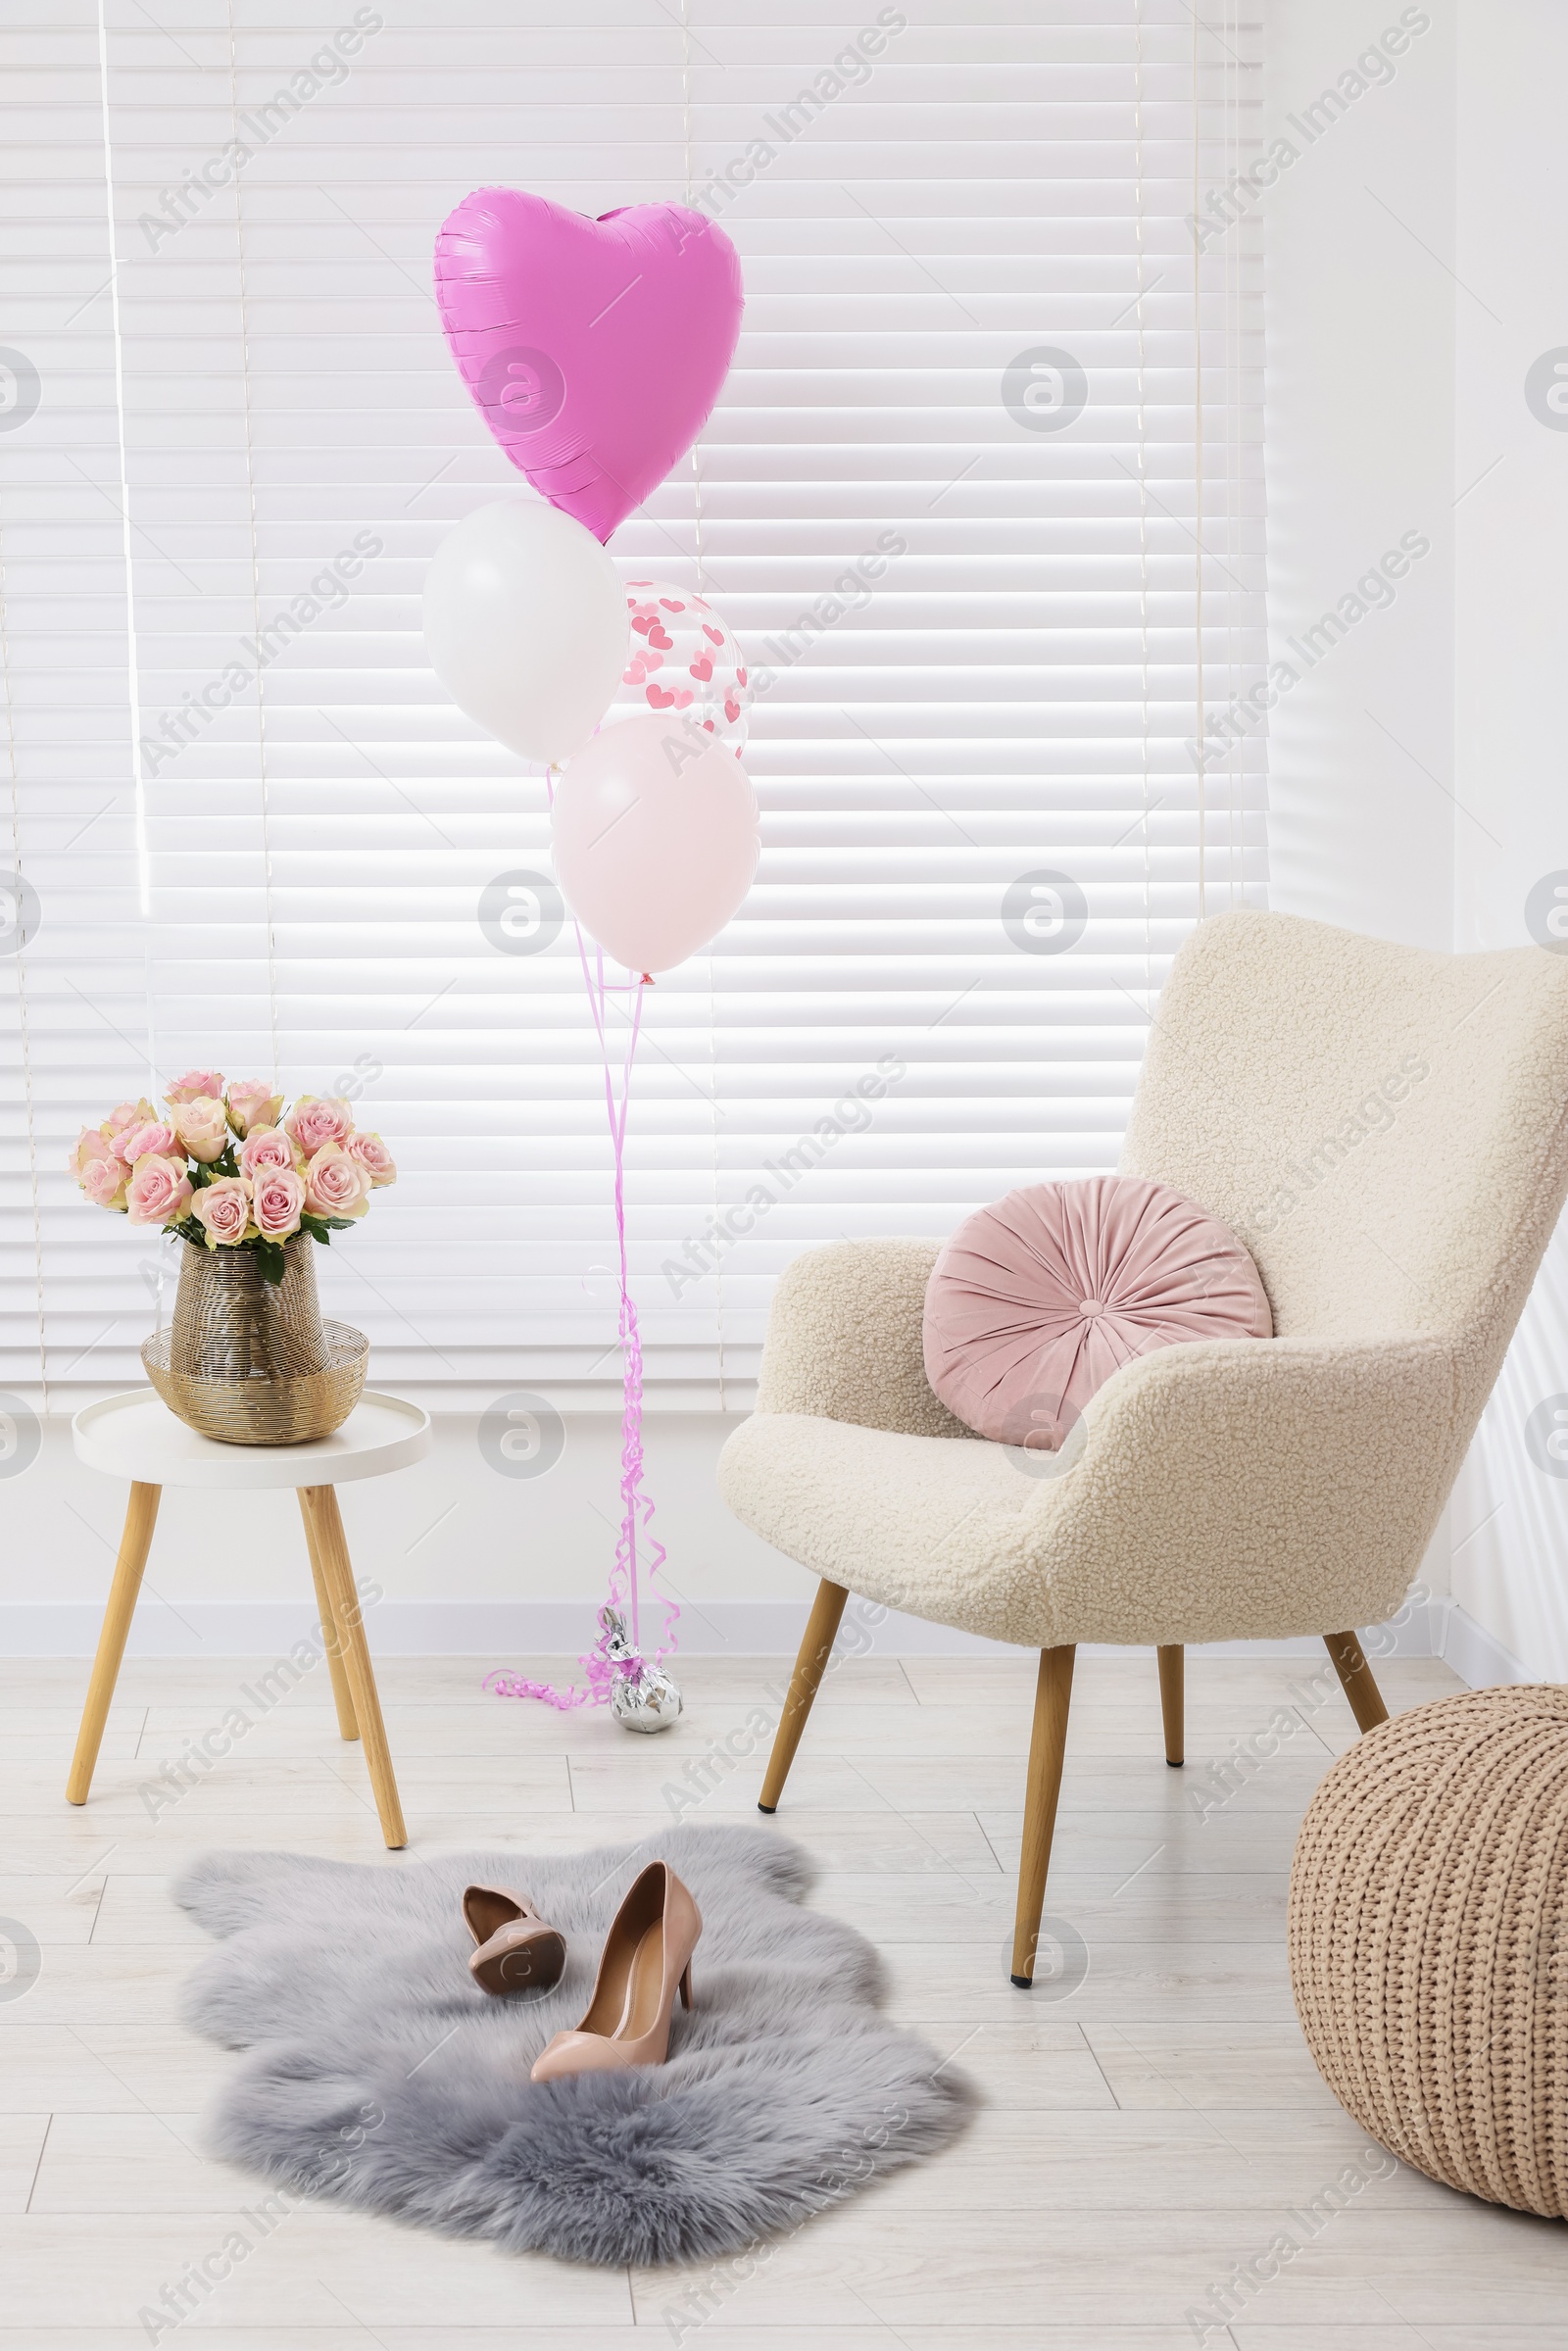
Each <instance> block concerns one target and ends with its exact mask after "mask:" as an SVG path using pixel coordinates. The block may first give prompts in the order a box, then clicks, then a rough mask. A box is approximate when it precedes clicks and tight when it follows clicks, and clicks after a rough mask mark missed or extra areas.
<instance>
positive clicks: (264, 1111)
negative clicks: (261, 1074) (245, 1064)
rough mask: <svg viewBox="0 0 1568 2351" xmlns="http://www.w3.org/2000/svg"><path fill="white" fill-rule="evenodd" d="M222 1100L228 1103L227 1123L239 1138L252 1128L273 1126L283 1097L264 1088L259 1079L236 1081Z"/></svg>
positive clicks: (268, 1088)
mask: <svg viewBox="0 0 1568 2351" xmlns="http://www.w3.org/2000/svg"><path fill="white" fill-rule="evenodd" d="M224 1099H225V1100H226V1102H227V1103H228V1123H229V1125H230V1126H231V1127H232V1128H233V1130H234V1132H235V1134H236V1135H239V1136H241V1137H243V1136H246V1135H248V1134H249V1133H250V1132H251V1130H252V1128H253V1127H270V1126H274V1125H275V1124H276V1123H277V1114H278V1112H279V1111H280V1110H281V1109H282V1107H283V1097H282V1096H281V1095H280V1094H274V1093H273V1092H272V1090H271V1088H270V1086H264V1085H263V1083H262V1081H261V1079H260V1078H240V1079H238V1080H236V1082H235V1083H234V1084H233V1085H231V1086H230V1087H229V1089H228V1093H227V1095H226V1096H225V1098H224Z"/></svg>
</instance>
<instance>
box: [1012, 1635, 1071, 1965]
mask: <svg viewBox="0 0 1568 2351" xmlns="http://www.w3.org/2000/svg"><path fill="white" fill-rule="evenodd" d="M1076 1654H1077V1651H1076V1649H1074V1648H1073V1647H1071V1646H1069V1647H1066V1648H1060V1649H1042V1650H1041V1652H1040V1679H1039V1681H1038V1682H1037V1683H1036V1685H1035V1727H1034V1732H1033V1735H1032V1736H1031V1738H1030V1740H1029V1786H1028V1788H1027V1790H1026V1792H1025V1795H1024V1813H1023V1854H1022V1858H1021V1859H1020V1861H1019V1864H1018V1913H1017V1917H1016V1919H1015V1921H1014V1924H1013V1931H1012V1981H1013V1982H1014V1984H1016V1985H1017V1986H1018V1989H1019V1990H1020V1991H1028V1990H1029V1989H1030V1988H1031V1986H1032V1985H1033V1984H1034V1980H1035V1945H1036V1943H1037V1942H1038V1941H1039V1938H1040V1914H1041V1912H1042V1911H1043V1910H1044V1909H1045V1906H1046V1874H1047V1872H1048V1871H1049V1870H1050V1868H1051V1840H1052V1838H1053V1837H1054V1835H1055V1830H1056V1798H1057V1797H1058V1795H1059V1794H1060V1793H1061V1760H1062V1755H1063V1752H1064V1750H1065V1748H1066V1744H1067V1707H1068V1704H1069V1702H1070V1701H1071V1698H1072V1661H1073V1658H1074V1656H1075V1655H1076Z"/></svg>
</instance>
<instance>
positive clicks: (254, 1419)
mask: <svg viewBox="0 0 1568 2351" xmlns="http://www.w3.org/2000/svg"><path fill="white" fill-rule="evenodd" d="M321 1331H322V1336H323V1337H324V1339H325V1341H326V1354H327V1360H326V1363H325V1365H324V1367H323V1368H322V1369H321V1370H320V1371H307V1372H302V1373H300V1374H299V1375H298V1376H297V1377H296V1378H293V1379H278V1378H271V1379H267V1378H251V1379H237V1380H225V1379H216V1380H214V1379H204V1378H203V1377H202V1376H201V1375H200V1374H199V1373H191V1372H185V1371H175V1370H174V1369H173V1368H172V1364H171V1362H170V1353H171V1339H172V1334H171V1333H170V1332H168V1331H160V1332H159V1333H158V1334H157V1336H156V1337H155V1338H152V1339H146V1340H143V1342H142V1349H141V1359H142V1365H143V1368H144V1369H145V1371H146V1374H147V1377H148V1378H149V1380H151V1382H152V1384H153V1386H154V1387H155V1388H156V1389H157V1391H158V1393H159V1395H160V1396H162V1397H163V1399H164V1402H165V1403H166V1404H167V1405H168V1406H169V1409H170V1411H171V1412H173V1413H177V1414H178V1416H179V1418H180V1419H181V1420H182V1421H185V1422H187V1423H188V1424H189V1426H190V1427H191V1428H193V1429H196V1430H198V1431H199V1432H200V1434H201V1435H202V1436H203V1437H216V1438H217V1439H218V1440H219V1442H220V1444H221V1445H308V1444H309V1443H310V1441H311V1439H312V1438H313V1437H329V1436H330V1435H331V1433H332V1431H333V1430H334V1429H340V1428H341V1427H342V1426H343V1423H344V1422H345V1421H346V1420H347V1419H348V1416H349V1414H350V1413H351V1412H352V1411H353V1409H354V1407H355V1405H356V1404H357V1403H358V1402H359V1400H360V1396H361V1394H362V1392H363V1390H364V1387H365V1374H366V1369H367V1366H368V1362H369V1358H370V1343H369V1341H368V1339H367V1338H366V1336H365V1333H364V1332H363V1331H356V1330H355V1329H353V1327H352V1326H351V1325H350V1324H348V1323H346V1322H323V1323H322V1325H321Z"/></svg>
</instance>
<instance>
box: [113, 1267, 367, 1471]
mask: <svg viewBox="0 0 1568 2351" xmlns="http://www.w3.org/2000/svg"><path fill="white" fill-rule="evenodd" d="M316 1249H317V1244H316V1243H315V1242H314V1241H312V1240H310V1239H309V1238H308V1237H306V1236H305V1235H303V1234H299V1235H296V1236H295V1238H294V1239H293V1240H292V1241H288V1242H285V1243H284V1245H283V1279H282V1281H281V1282H278V1283H271V1282H268V1281H265V1280H264V1279H263V1276H262V1265H261V1259H260V1258H259V1257H258V1255H257V1253H256V1251H255V1250H254V1249H223V1248H219V1249H207V1248H205V1247H204V1246H203V1245H202V1244H201V1243H199V1242H193V1241H187V1242H186V1243H185V1244H184V1245H183V1247H182V1249H181V1251H180V1265H179V1291H178V1295H177V1297H176V1298H175V1300H174V1320H173V1323H172V1327H171V1328H170V1329H169V1330H167V1331H160V1332H158V1333H157V1334H156V1335H155V1336H154V1337H153V1338H151V1339H148V1340H146V1341H144V1342H143V1345H142V1350H141V1359H142V1363H143V1365H144V1367H145V1369H146V1372H147V1376H148V1378H149V1379H150V1380H151V1382H152V1384H153V1386H154V1387H155V1388H156V1389H157V1391H158V1393H159V1395H160V1396H162V1397H163V1399H164V1402H165V1403H166V1404H167V1405H168V1406H169V1408H170V1410H171V1411H172V1412H176V1413H177V1414H178V1415H179V1417H180V1419H181V1420H183V1421H186V1422H188V1423H189V1425H190V1427H191V1428H193V1429H197V1430H199V1431H200V1432H201V1434H202V1436H204V1437H216V1438H218V1439H219V1440H220V1441H221V1442H222V1443H223V1444H225V1445H303V1444H305V1443H307V1442H308V1441H309V1440H310V1439H311V1438H313V1437H326V1436H328V1435H330V1433H331V1431H332V1430H333V1429H336V1428H339V1427H341V1426H342V1424H343V1422H344V1421H346V1420H347V1418H348V1416H349V1414H350V1413H351V1412H352V1411H353V1409H354V1407H355V1405H356V1404H357V1403H358V1402H359V1400H360V1393H361V1391H362V1390H363V1388H364V1386H365V1370H366V1362H367V1358H368V1352H369V1342H368V1340H367V1339H366V1337H365V1335H364V1333H363V1332H360V1331H356V1330H353V1329H351V1328H350V1326H349V1325H348V1324H347V1323H342V1322H323V1321H322V1319H321V1307H320V1300H319V1298H318V1297H317V1293H316Z"/></svg>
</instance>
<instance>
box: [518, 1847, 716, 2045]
mask: <svg viewBox="0 0 1568 2351" xmlns="http://www.w3.org/2000/svg"><path fill="white" fill-rule="evenodd" d="M702 1932H703V1919H702V1913H701V1911H700V1910H699V1909H698V1907H697V1905H696V1903H695V1902H694V1901H693V1900H692V1897H691V1895H690V1894H689V1893H688V1892H687V1890H686V1888H685V1886H682V1884H681V1882H680V1880H679V1879H678V1878H677V1877H676V1875H675V1873H674V1871H673V1870H672V1869H671V1868H670V1866H669V1864H668V1862H667V1861H651V1862H650V1863H649V1865H648V1867H647V1869H645V1870H644V1871H643V1873H642V1876H641V1877H640V1878H639V1879H638V1880H637V1882H636V1884H635V1885H634V1886H632V1889H631V1891H630V1893H628V1895H627V1896H626V1899H625V1900H624V1902H622V1904H621V1906H620V1908H619V1910H617V1911H616V1913H615V1917H614V1921H613V1925H612V1927H611V1930H610V1933H609V1934H608V1935H606V1937H605V1948H604V1953H603V1955H602V1957H601V1959H600V1962H599V1975H598V1978H597V1980H596V1982H595V1984H594V1996H593V1998H592V1999H591V2000H590V2001H589V2003H588V2013H587V2015H586V2016H585V2017H584V2018H583V2020H582V2023H581V2024H580V2025H579V2026H578V2027H577V2029H576V2031H575V2032H573V2033H557V2034H556V2037H555V2039H554V2040H553V2041H551V2042H550V2044H549V2045H548V2047H546V2048H544V2049H542V2050H541V2051H540V2053H539V2055H538V2056H537V2057H536V2058H535V2059H534V2064H533V2072H532V2075H531V2076H530V2079H531V2080H532V2081H534V2082H559V2081H560V2080H561V2079H562V2077H563V2076H564V2075H566V2074H589V2073H611V2072H615V2071H618V2070H620V2069H622V2068H625V2067H628V2066H634V2065H662V2064H663V2062H664V2060H665V2058H666V2057H667V2056H668V2055H669V2020H670V2015H671V2012H672V2011H673V2009H674V2006H675V1993H676V1991H677V1989H678V1990H679V1992H680V1996H681V1999H682V2001H683V2002H684V2004H685V2005H686V2007H688V2008H690V2006H691V2004H692V1953H693V1951H695V1949H696V1948H697V1941H698V1937H699V1936H700V1935H701V1934H702Z"/></svg>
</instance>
